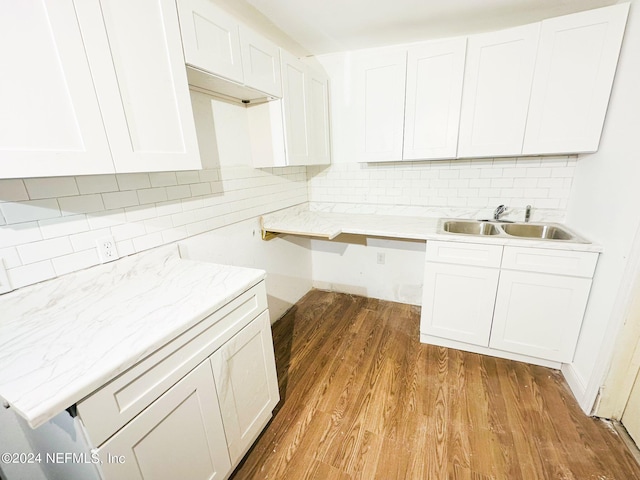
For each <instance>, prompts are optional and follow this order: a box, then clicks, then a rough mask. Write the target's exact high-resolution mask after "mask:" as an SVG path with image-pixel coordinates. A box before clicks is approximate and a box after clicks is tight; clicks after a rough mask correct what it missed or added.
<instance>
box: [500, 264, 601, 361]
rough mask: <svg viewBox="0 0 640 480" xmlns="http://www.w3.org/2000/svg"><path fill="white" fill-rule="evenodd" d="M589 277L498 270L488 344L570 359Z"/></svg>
mask: <svg viewBox="0 0 640 480" xmlns="http://www.w3.org/2000/svg"><path fill="white" fill-rule="evenodd" d="M590 288H591V279H590V278H577V277H567V276H561V275H553V274H547V273H533V272H518V271H509V270H503V271H502V272H501V274H500V286H499V288H498V296H497V298H496V308H495V313H494V317H493V329H492V332H491V342H490V347H491V348H496V349H499V350H505V351H508V352H514V353H521V354H524V355H530V356H532V357H538V358H544V359H547V360H554V361H558V362H571V360H572V359H573V353H574V351H575V346H576V342H577V341H578V335H579V333H580V326H581V325H582V317H583V315H584V310H585V308H586V305H587V299H588V297H589V290H590Z"/></svg>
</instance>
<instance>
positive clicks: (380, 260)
mask: <svg viewBox="0 0 640 480" xmlns="http://www.w3.org/2000/svg"><path fill="white" fill-rule="evenodd" d="M378 265H384V252H378Z"/></svg>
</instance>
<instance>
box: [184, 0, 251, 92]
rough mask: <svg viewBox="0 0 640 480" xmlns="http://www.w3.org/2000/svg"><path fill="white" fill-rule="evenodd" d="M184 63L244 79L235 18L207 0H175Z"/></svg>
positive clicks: (230, 78) (218, 73)
mask: <svg viewBox="0 0 640 480" xmlns="http://www.w3.org/2000/svg"><path fill="white" fill-rule="evenodd" d="M178 12H179V14H180V28H181V30H182V43H183V45H184V56H185V59H186V61H187V63H188V64H189V65H191V66H194V67H196V68H198V69H200V70H205V71H207V72H209V73H213V74H215V75H219V76H221V77H225V78H228V79H229V80H234V81H236V82H238V83H243V82H244V75H243V70H242V58H241V54H240V51H241V49H240V35H239V32H238V22H237V21H236V20H235V19H234V18H233V17H232V16H231V15H229V14H227V13H226V12H224V11H223V10H221V9H220V8H218V7H217V6H215V5H214V4H213V2H211V1H210V0H178Z"/></svg>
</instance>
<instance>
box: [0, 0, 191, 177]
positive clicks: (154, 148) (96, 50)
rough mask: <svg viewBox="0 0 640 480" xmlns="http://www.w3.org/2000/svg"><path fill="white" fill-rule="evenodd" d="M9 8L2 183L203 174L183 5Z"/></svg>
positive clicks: (2, 20) (149, 2) (0, 137)
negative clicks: (181, 19) (180, 21)
mask: <svg viewBox="0 0 640 480" xmlns="http://www.w3.org/2000/svg"><path fill="white" fill-rule="evenodd" d="M4 5H6V6H5V7H1V8H0V44H2V45H3V47H0V58H1V61H2V64H3V65H4V66H6V67H7V68H5V69H4V71H3V75H2V76H0V100H1V103H2V105H3V114H2V115H0V177H2V178H10V177H33V176H52V175H86V174H96V173H113V172H135V171H161V170H190V169H198V168H201V162H200V156H199V152H198V146H197V138H196V133H195V125H194V120H193V113H192V110H191V101H190V97H189V90H188V84H187V77H186V73H185V69H184V58H183V56H182V49H181V39H180V29H179V26H178V18H177V13H176V11H175V10H176V9H175V4H174V2H173V1H171V0H144V1H138V2H117V1H113V0H88V1H75V2H74V1H72V0H63V1H60V2H36V1H34V0H26V1H23V2H22V1H21V2H11V4H9V3H7V2H5V4H4Z"/></svg>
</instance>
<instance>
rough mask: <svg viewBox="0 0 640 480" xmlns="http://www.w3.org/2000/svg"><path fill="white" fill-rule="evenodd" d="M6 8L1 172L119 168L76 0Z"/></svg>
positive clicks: (1, 52)
mask: <svg viewBox="0 0 640 480" xmlns="http://www.w3.org/2000/svg"><path fill="white" fill-rule="evenodd" d="M3 5H4V7H2V8H0V58H1V62H2V65H3V69H2V74H1V75H0V104H1V105H2V107H1V108H0V177H4V178H7V177H26V176H34V175H38V176H51V175H73V174H92V173H104V172H113V171H114V167H113V163H112V161H111V153H110V151H109V145H108V143H107V137H106V135H105V131H104V126H103V124H102V117H101V115H100V107H99V105H98V99H97V98H96V94H95V91H94V88H93V83H92V79H91V71H90V69H89V63H88V61H87V57H86V54H85V52H84V47H83V43H82V37H81V35H80V27H79V25H78V21H77V19H76V14H75V10H74V6H73V2H72V1H71V0H67V1H59V2H55V3H52V2H39V1H20V2H4V3H3Z"/></svg>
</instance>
